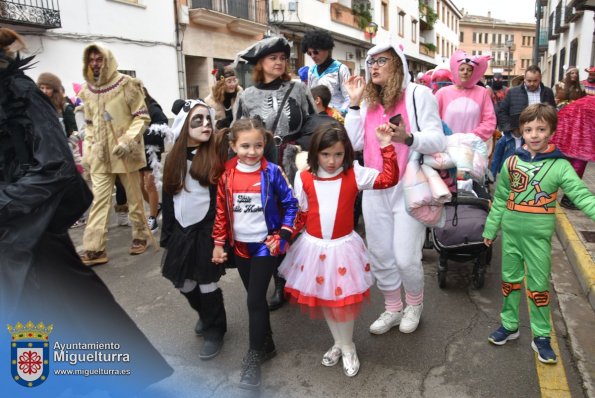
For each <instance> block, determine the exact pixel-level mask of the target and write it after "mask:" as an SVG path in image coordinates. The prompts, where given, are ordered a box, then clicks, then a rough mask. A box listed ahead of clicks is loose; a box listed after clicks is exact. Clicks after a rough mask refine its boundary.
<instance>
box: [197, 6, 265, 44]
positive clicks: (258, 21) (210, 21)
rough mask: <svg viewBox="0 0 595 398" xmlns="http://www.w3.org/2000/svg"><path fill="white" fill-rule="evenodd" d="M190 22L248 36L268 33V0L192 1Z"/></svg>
mask: <svg viewBox="0 0 595 398" xmlns="http://www.w3.org/2000/svg"><path fill="white" fill-rule="evenodd" d="M189 14H190V20H191V21H192V22H193V23H195V24H197V25H203V26H209V27H211V28H225V27H226V28H228V29H229V30H231V31H232V32H236V33H240V34H243V35H247V36H255V35H260V34H263V33H264V32H265V31H266V25H267V11H266V0H192V1H191V3H190V12H189Z"/></svg>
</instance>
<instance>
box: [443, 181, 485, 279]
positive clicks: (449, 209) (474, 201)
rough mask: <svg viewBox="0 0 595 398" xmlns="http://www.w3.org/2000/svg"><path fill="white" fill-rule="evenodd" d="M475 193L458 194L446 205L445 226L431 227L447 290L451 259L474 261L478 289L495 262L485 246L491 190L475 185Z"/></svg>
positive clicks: (464, 192)
mask: <svg viewBox="0 0 595 398" xmlns="http://www.w3.org/2000/svg"><path fill="white" fill-rule="evenodd" d="M473 191H474V192H475V193H476V194H477V196H476V195H475V194H473V192H466V191H459V192H458V194H457V195H456V196H455V197H453V200H452V202H450V203H446V204H445V205H444V209H445V211H446V223H445V224H444V227H442V228H432V243H433V245H434V248H435V249H436V251H437V252H438V253H439V255H440V260H439V263H438V272H437V277H438V286H439V287H440V288H444V287H446V273H447V271H448V260H452V261H456V262H461V263H462V262H467V261H472V260H474V266H473V273H472V275H471V280H472V283H473V286H474V287H475V288H476V289H480V288H482V287H483V285H484V281H485V271H486V267H487V266H488V265H489V263H490V261H491V259H492V248H491V247H489V248H488V247H487V246H486V245H484V243H483V237H482V233H483V229H484V226H485V222H486V218H487V216H488V212H489V209H490V194H489V192H488V190H487V189H486V188H485V187H484V186H481V185H479V184H478V183H476V182H474V186H473Z"/></svg>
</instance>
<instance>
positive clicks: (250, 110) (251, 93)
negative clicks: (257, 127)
mask: <svg viewBox="0 0 595 398" xmlns="http://www.w3.org/2000/svg"><path fill="white" fill-rule="evenodd" d="M289 51H290V46H289V42H288V41H287V40H286V39H284V38H282V37H270V38H267V39H263V40H261V41H259V42H258V43H256V44H254V45H253V46H251V47H250V48H248V49H247V50H244V51H243V52H241V53H240V54H238V58H242V59H244V60H246V61H247V62H248V63H250V64H253V65H256V63H257V62H258V60H259V59H261V58H263V57H265V56H266V55H269V54H272V53H275V52H285V54H286V55H287V57H289ZM284 98H285V101H283V100H284ZM313 104H314V101H313V100H312V97H311V95H310V93H309V90H308V88H307V87H306V86H305V85H304V83H302V82H294V81H284V80H281V79H280V78H279V79H276V80H273V81H272V82H270V83H259V84H257V85H255V86H252V87H248V88H247V89H246V90H244V92H243V93H241V95H239V99H238V101H237V107H236V111H235V112H234V113H235V120H237V119H241V118H246V117H258V118H260V119H261V120H262V121H263V123H264V125H265V126H266V128H267V129H268V130H270V131H271V132H272V133H273V135H274V136H275V137H278V138H276V142H277V144H280V143H281V142H283V143H287V142H289V141H291V140H295V139H297V138H299V136H300V133H301V129H302V125H303V124H304V122H305V120H306V116H307V115H309V114H312V113H315V111H314V105H313ZM277 119H278V120H277ZM276 120H277V123H276V126H275V121H276ZM281 147H282V148H283V145H282V146H281ZM281 152H282V151H281ZM280 159H282V154H278V159H276V160H280ZM275 163H278V164H281V162H280V161H278V162H275Z"/></svg>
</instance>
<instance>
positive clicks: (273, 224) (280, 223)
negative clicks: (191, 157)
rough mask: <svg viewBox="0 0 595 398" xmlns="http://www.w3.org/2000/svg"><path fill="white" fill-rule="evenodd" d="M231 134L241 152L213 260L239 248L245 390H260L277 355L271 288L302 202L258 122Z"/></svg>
mask: <svg viewBox="0 0 595 398" xmlns="http://www.w3.org/2000/svg"><path fill="white" fill-rule="evenodd" d="M221 134H228V135H229V141H230V146H231V149H232V150H233V151H234V152H235V153H236V154H237V156H236V157H234V158H233V159H231V160H230V161H229V162H228V163H227V164H226V170H225V172H224V174H223V175H222V176H221V178H220V179H219V184H218V187H217V211H216V216H215V227H214V228H213V238H214V240H215V248H214V249H213V262H215V263H223V262H225V261H226V259H227V256H228V254H227V253H226V252H225V251H224V249H223V247H224V245H225V244H226V243H229V244H230V245H231V246H233V252H234V257H235V264H236V266H237V268H238V272H239V273H240V277H241V278H242V282H243V283H244V287H245V288H246V291H247V293H248V299H247V304H248V319H249V336H250V349H249V350H248V353H247V354H246V356H245V357H244V362H243V367H242V372H241V376H240V387H241V388H247V389H255V388H258V387H259V386H260V364H261V363H262V362H263V361H265V360H267V359H270V358H272V357H273V356H274V355H275V354H276V351H275V344H274V342H273V336H272V331H271V323H270V319H269V309H268V305H267V300H266V293H267V287H268V285H269V282H270V280H271V277H272V276H273V272H274V271H275V268H276V265H277V263H278V259H277V256H278V255H279V254H282V253H284V251H285V248H286V246H287V241H288V240H289V238H290V237H291V235H292V233H293V231H294V227H295V223H296V219H297V214H298V201H297V199H296V198H295V196H294V195H293V190H292V189H291V186H290V184H289V182H288V181H287V179H286V177H285V175H284V174H283V171H282V170H281V168H280V167H279V166H277V165H276V164H273V163H268V162H267V161H266V159H264V158H263V153H264V148H265V145H266V140H267V139H269V138H270V139H272V137H270V133H268V132H267V131H266V130H265V127H264V126H263V125H262V123H261V122H260V121H258V120H256V119H240V120H238V121H236V122H235V123H234V125H233V127H232V128H231V129H230V130H229V132H226V131H225V130H223V131H222V132H221Z"/></svg>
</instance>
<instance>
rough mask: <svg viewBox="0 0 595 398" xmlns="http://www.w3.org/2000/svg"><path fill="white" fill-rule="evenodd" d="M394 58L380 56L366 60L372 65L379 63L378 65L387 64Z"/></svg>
mask: <svg viewBox="0 0 595 398" xmlns="http://www.w3.org/2000/svg"><path fill="white" fill-rule="evenodd" d="M391 59H392V58H386V57H380V58H376V59H374V58H370V59H369V60H367V61H366V64H368V66H370V67H372V66H374V64H376V63H377V64H378V66H384V65H386V63H387V62H388V61H390V60H391Z"/></svg>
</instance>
